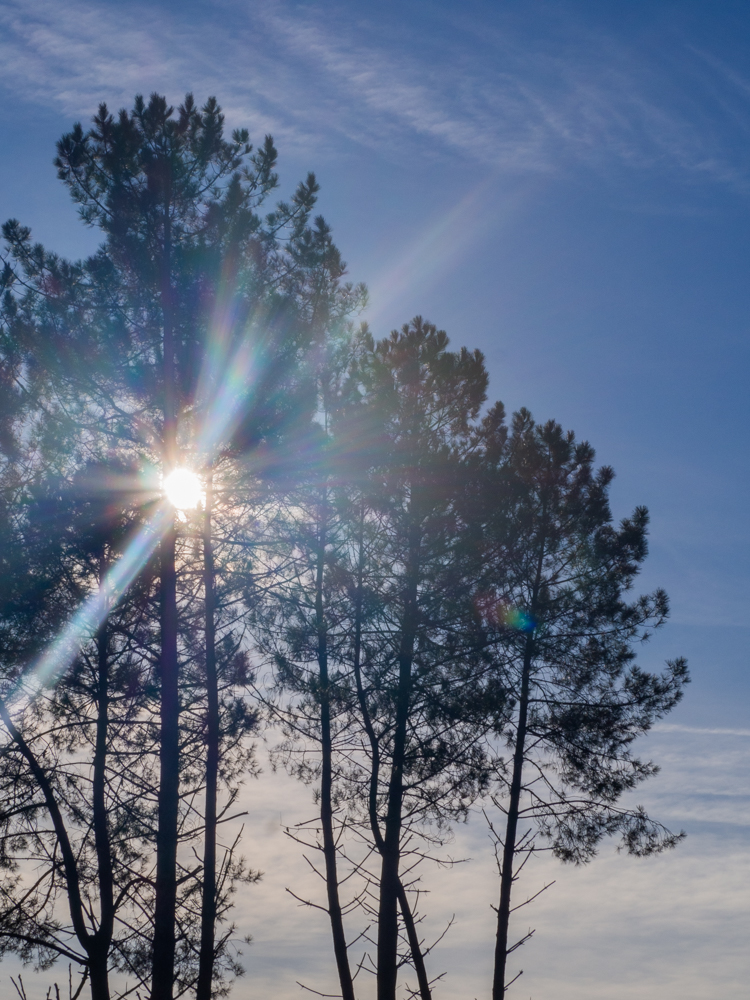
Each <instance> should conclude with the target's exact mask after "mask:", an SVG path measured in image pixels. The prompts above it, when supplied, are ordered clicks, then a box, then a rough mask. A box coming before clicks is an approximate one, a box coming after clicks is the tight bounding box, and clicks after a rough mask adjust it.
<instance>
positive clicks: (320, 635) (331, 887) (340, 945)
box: [315, 488, 354, 1000]
mask: <svg viewBox="0 0 750 1000" xmlns="http://www.w3.org/2000/svg"><path fill="white" fill-rule="evenodd" d="M327 531H328V497H327V490H326V489H325V488H324V489H323V491H322V497H321V506H320V528H319V532H318V553H317V566H316V579H315V627H316V631H317V645H318V671H319V675H320V740H321V775H320V823H321V827H322V831H323V858H324V861H325V869H326V892H327V896H328V915H329V918H330V921H331V933H332V935H333V951H334V955H335V957H336V968H337V970H338V975H339V984H340V986H341V995H342V997H343V1000H354V985H353V983H352V974H351V969H350V967H349V953H348V950H347V944H346V934H345V933H344V919H343V915H342V913H341V901H340V899H339V882H338V870H337V858H336V841H335V837H334V832H333V738H332V733H331V693H330V686H329V678H328V635H327V631H326V620H325V608H324V604H323V581H324V575H325V552H326V540H327Z"/></svg>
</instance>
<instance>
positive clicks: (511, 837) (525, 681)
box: [492, 635, 533, 1000]
mask: <svg viewBox="0 0 750 1000" xmlns="http://www.w3.org/2000/svg"><path fill="white" fill-rule="evenodd" d="M532 653H533V640H532V638H531V635H529V636H527V638H526V645H525V649H524V657H523V674H522V677H521V697H520V700H519V705H518V728H517V729H516V742H515V747H514V751H513V775H512V777H511V783H510V802H509V803H508V815H507V819H506V823H505V844H504V846H503V861H502V867H501V870H500V905H499V906H498V909H497V936H496V939H495V973H494V978H493V982H492V1000H503V997H504V996H505V964H506V961H507V958H508V924H509V922H510V895H511V890H512V888H513V861H514V859H515V854H516V833H517V829H518V810H519V808H520V802H521V788H522V779H523V764H524V753H525V748H526V724H527V719H528V710H529V686H530V679H531V660H532Z"/></svg>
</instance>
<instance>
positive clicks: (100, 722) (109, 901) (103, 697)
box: [89, 557, 115, 1000]
mask: <svg viewBox="0 0 750 1000" xmlns="http://www.w3.org/2000/svg"><path fill="white" fill-rule="evenodd" d="M105 575H106V565H105V562H104V558H103V557H102V559H101V561H100V566H99V587H100V588H102V587H103V586H104V579H105ZM104 598H105V599H106V595H104ZM96 647H97V671H98V677H97V688H98V690H97V717H96V746H95V749H94V774H93V781H92V799H93V803H92V805H93V820H94V846H95V849H96V863H97V874H98V881H99V908H100V919H99V927H98V929H97V931H96V933H95V934H93V935H92V937H91V946H90V949H89V975H90V979H91V997H92V1000H109V977H108V971H107V965H108V959H109V949H110V946H111V944H112V934H113V931H114V921H115V903H114V877H113V873H112V849H111V844H110V837H109V821H108V817H107V801H106V765H107V737H108V727H109V630H108V623H107V618H106V617H105V618H104V621H103V622H102V624H101V626H100V627H99V631H98V632H97V636H96Z"/></svg>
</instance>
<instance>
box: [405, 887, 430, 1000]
mask: <svg viewBox="0 0 750 1000" xmlns="http://www.w3.org/2000/svg"><path fill="white" fill-rule="evenodd" d="M398 904H399V907H400V909H401V919H402V920H403V921H404V927H405V928H406V936H407V938H408V939H409V951H410V952H411V957H412V961H413V962H414V971H415V972H416V974H417V985H418V986H419V996H420V998H421V1000H432V992H431V991H430V981H429V979H428V978H427V968H426V966H425V964H424V955H423V954H422V947H421V945H420V943H419V935H418V934H417V925H416V923H415V921H414V914H413V913H412V912H411V907H410V906H409V900H408V898H407V895H406V890H405V889H404V884H403V882H402V881H401V879H400V878H399V881H398Z"/></svg>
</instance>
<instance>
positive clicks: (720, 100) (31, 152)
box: [0, 0, 750, 1000]
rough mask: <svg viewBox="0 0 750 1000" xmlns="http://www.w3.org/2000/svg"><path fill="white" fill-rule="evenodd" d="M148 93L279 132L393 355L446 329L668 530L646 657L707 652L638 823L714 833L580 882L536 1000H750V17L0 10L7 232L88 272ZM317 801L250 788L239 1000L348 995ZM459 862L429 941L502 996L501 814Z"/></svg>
mask: <svg viewBox="0 0 750 1000" xmlns="http://www.w3.org/2000/svg"><path fill="white" fill-rule="evenodd" d="M153 90H158V91H159V92H162V93H164V94H166V95H167V97H168V99H169V100H170V101H172V102H174V103H179V101H180V100H181V99H182V97H183V96H184V94H185V92H186V91H193V92H194V94H195V96H196V98H197V99H198V101H203V100H204V99H205V98H206V97H207V96H209V95H210V94H214V95H216V97H217V98H218V99H219V101H220V103H221V104H222V106H223V108H224V110H225V112H226V115H227V119H228V123H229V124H230V125H231V126H247V127H248V128H249V129H250V133H251V137H252V138H253V139H254V140H256V141H258V140H261V139H262V137H263V135H264V134H265V133H266V132H270V133H271V134H272V135H273V136H274V139H275V141H276V144H277V147H278V149H279V154H280V155H279V168H280V175H281V182H282V193H283V194H288V193H289V192H290V191H291V189H292V188H293V186H294V184H295V183H296V182H297V180H299V179H300V178H302V177H304V175H305V174H306V172H307V171H308V170H314V171H315V172H316V174H317V176H318V179H319V181H320V183H321V188H322V190H321V195H320V201H319V208H320V210H321V212H322V213H323V214H324V215H325V217H326V218H327V220H328V221H329V222H330V223H331V224H332V225H333V228H334V235H335V237H336V240H337V243H338V245H339V246H340V248H341V250H342V252H343V255H344V258H345V259H346V260H347V261H348V263H349V272H350V276H351V278H352V279H353V280H355V281H365V282H366V283H367V284H368V286H369V288H370V292H371V300H370V306H369V308H368V310H367V312H366V313H365V315H364V318H365V319H367V320H368V321H369V322H370V324H371V326H372V329H373V332H374V334H375V335H376V336H384V335H386V334H387V333H388V331H389V330H390V329H391V328H392V327H393V326H397V325H401V323H403V322H406V321H407V320H409V319H410V318H411V317H412V316H414V315H416V314H421V315H423V316H425V317H426V318H428V319H430V320H431V321H432V322H435V323H436V324H438V326H440V327H442V328H444V329H445V330H447V332H448V334H449V336H450V338H451V341H452V344H453V346H454V347H459V346H461V345H464V344H465V345H466V346H468V347H470V348H474V347H479V348H481V350H482V351H484V353H485V355H486V358H487V363H488V367H489V370H490V374H491V384H490V395H491V397H492V398H501V399H502V400H503V401H504V402H505V403H506V406H507V407H508V409H509V410H513V409H515V408H517V407H519V406H522V405H523V406H527V407H528V408H530V409H531V410H532V412H533V413H534V415H535V416H536V417H537V418H538V419H540V420H544V419H547V418H549V417H554V418H555V419H557V420H559V421H560V422H561V423H562V424H563V425H564V426H565V427H566V428H571V429H573V430H575V432H576V434H577V435H578V436H579V437H581V438H585V439H588V440H589V441H590V442H591V443H592V444H593V446H594V447H595V448H596V450H597V456H598V458H599V460H600V461H601V462H602V463H606V464H611V465H612V466H613V467H614V468H615V471H616V472H617V479H616V480H615V483H614V487H613V491H612V497H613V505H614V510H615V514H616V516H617V517H620V516H623V515H625V514H627V513H628V512H629V511H630V510H631V509H632V508H633V506H635V505H636V504H646V505H647V506H648V507H649V509H650V511H651V515H652V531H651V554H650V556H649V559H648V560H647V564H646V569H645V571H644V573H643V576H642V578H641V588H642V589H644V590H646V589H649V588H653V587H654V586H657V585H659V586H663V587H665V589H666V590H667V592H668V593H669V595H670V598H671V602H672V617H671V621H670V623H669V624H668V625H667V626H666V627H665V628H664V629H663V631H662V633H661V634H660V635H659V636H658V637H657V638H655V639H654V640H653V641H652V642H651V643H650V644H649V645H648V646H647V647H646V648H644V650H643V651H642V655H640V660H641V662H642V663H643V664H644V665H645V666H650V667H653V668H658V666H659V664H660V663H661V662H662V661H663V660H664V658H666V657H671V656H675V655H685V656H687V657H688V659H689V661H690V665H691V672H692V676H693V683H692V684H691V685H690V687H689V688H688V691H687V694H686V697H685V701H684V703H683V704H682V705H681V706H679V707H678V709H677V710H676V711H675V712H674V713H673V714H672V715H671V716H670V718H669V719H668V720H667V723H666V724H665V725H664V726H662V727H660V728H659V730H658V732H656V733H654V735H653V736H652V737H651V738H650V742H649V747H650V748H653V754H654V756H655V758H656V759H657V760H658V761H659V762H660V763H662V764H663V771H662V773H661V774H660V775H659V777H658V778H657V779H656V780H655V781H653V782H652V783H651V786H650V787H648V786H647V787H645V788H644V790H643V793H642V794H641V795H639V796H638V799H639V801H643V802H644V804H646V805H647V806H648V807H649V808H653V810H654V813H655V814H656V815H657V816H658V817H659V818H661V819H663V820H664V821H665V822H667V823H668V824H670V825H672V826H674V827H676V828H681V827H683V828H685V829H686V830H687V832H688V834H689V836H688V839H687V841H686V842H685V844H683V845H681V846H680V847H679V848H678V849H677V851H676V852H674V853H672V854H669V855H667V856H665V857H663V858H659V859H653V860H650V861H647V862H634V861H631V860H630V859H626V858H623V857H621V856H619V857H618V856H615V855H614V853H613V849H612V847H611V846H610V845H605V846H604V848H603V850H602V856H601V858H600V859H597V861H595V862H594V863H593V864H592V865H591V866H589V868H588V869H586V870H569V869H562V868H560V867H559V866H557V868H556V869H555V870H554V872H552V874H551V876H550V877H552V878H557V879H558V881H557V884H556V885H555V886H554V887H552V888H551V889H550V890H549V891H548V892H547V893H546V894H545V895H544V897H542V899H541V900H540V901H539V902H538V903H536V904H534V907H533V908H530V909H529V911H528V917H524V919H525V920H528V922H529V923H530V925H531V926H536V927H537V934H536V936H535V937H534V939H533V940H532V941H531V942H530V943H529V944H527V945H526V946H525V948H524V950H523V953H522V956H521V960H520V966H521V967H523V968H525V970H526V971H525V974H524V976H523V979H522V980H521V981H520V982H519V983H518V984H517V985H516V986H515V987H513V990H512V992H511V993H510V994H509V996H512V997H517V998H518V1000H525V998H526V997H533V1000H545V998H547V997H549V998H552V997H553V996H554V997H555V998H556V1000H569V998H570V1000H572V998H573V997H576V998H578V1000H581V998H583V1000H600V998H610V997H611V998H612V1000H615V998H617V1000H620V998H622V1000H626V998H628V1000H629V998H639V1000H657V998H658V1000H693V998H695V1000H698V998H701V1000H705V998H706V997H713V996H721V997H722V1000H740V997H743V998H744V997H746V996H747V981H748V977H749V975H750V959H749V958H748V949H747V929H748V926H749V925H750V921H749V919H748V918H749V917H750V905H749V904H748V900H749V899H750V892H749V891H748V888H749V887H750V877H749V876H750V852H749V850H748V848H749V846H750V844H749V841H750V837H749V834H750V789H749V787H748V773H749V771H750V768H749V767H748V764H750V708H749V705H750V670H748V646H749V642H750V619H749V618H748V605H749V599H750V525H749V524H748V486H749V485H750V448H749V447H748V446H749V444H750V441H749V440H748V439H749V437H750V430H749V428H750V405H749V400H748V390H747V381H748V372H749V371H750V365H749V362H750V338H748V326H749V325H750V319H749V317H750V309H749V307H750V280H748V262H749V261H750V254H749V252H748V251H749V250H750V8H749V7H748V5H747V4H746V3H735V2H733V0H723V2H722V3H721V4H715V3H709V2H708V0H702V2H692V0H679V2H675V3H670V2H667V0H661V2H659V3H653V2H651V3H640V2H637V0H629V2H628V3H626V4H623V3H621V2H612V0H597V2H575V0H570V2H565V3H552V2H549V3H543V2H536V0H531V2H528V0H525V2H519V0H514V2H498V0H494V2H476V0H463V2H461V3H457V2H452V3H449V2H442V3H440V2H428V0H402V2H399V3H396V2H390V0H385V2H381V3H379V4H377V5H373V4H366V3H362V2H348V3H336V2H325V3H323V2H302V3H296V4H295V3H290V2H283V0H280V2H265V0H259V2H252V3H250V2H244V3H240V2H236V0H231V2H230V0H203V2H201V3H198V2H195V0H186V2H183V3H179V4H177V3H168V2H154V3H151V4H149V5H148V6H147V5H142V4H139V3H134V2H131V0H120V2H117V3H115V2H110V0H99V2H91V0H64V2H60V0H1V2H0V135H1V136H2V142H0V217H1V218H2V220H5V219H6V218H8V217H16V218H18V219H20V220H21V222H23V223H24V224H27V225H31V226H32V229H33V233H34V236H35V237H36V238H38V239H39V240H41V241H42V242H43V243H45V244H46V245H47V246H49V247H51V248H53V249H55V250H57V251H59V252H60V253H62V254H65V255H66V256H77V255H80V254H82V253H86V252H88V251H90V250H91V249H92V248H93V247H94V245H95V241H96V237H95V234H94V233H92V232H90V231H87V230H86V229H85V228H84V227H83V226H82V225H81V224H80V223H79V222H78V221H77V219H76V212H75V208H74V207H73V206H72V204H71V203H70V202H69V199H68V195H67V192H66V191H65V189H64V188H63V186H62V184H60V183H59V182H58V181H57V180H56V178H55V171H54V168H53V167H52V163H51V161H52V158H53V156H54V144H55V141H56V140H57V139H58V138H59V136H60V135H61V134H62V133H63V131H67V130H69V129H70V127H71V125H72V124H73V122H74V121H76V120H82V121H83V122H84V123H86V122H87V121H88V119H89V118H90V117H91V114H92V113H93V112H94V110H95V109H96V106H97V104H98V103H99V102H100V101H102V100H106V101H107V102H108V103H109V104H110V106H111V108H112V109H113V110H116V109H117V108H119V107H120V106H121V105H123V104H125V105H128V106H130V105H131V104H132V99H133V96H134V95H135V93H137V92H143V93H145V94H148V93H150V92H151V91H153ZM292 788H293V786H291V785H290V786H289V787H287V786H286V785H284V790H283V791H280V790H278V789H277V786H276V785H274V784H273V783H272V782H271V781H270V780H269V779H268V778H267V777H266V778H263V779H262V780H261V782H260V783H259V784H258V785H257V786H249V787H248V789H247V792H246V795H247V798H248V808H249V809H251V811H252V814H253V818H252V819H251V820H249V821H248V824H249V825H248V830H247V832H248V841H247V853H248V857H249V858H250V860H251V863H252V864H253V866H254V867H261V868H265V870H266V871H267V872H268V875H267V877H266V879H265V881H264V882H263V883H261V885H259V886H258V887H257V888H254V889H252V890H248V893H247V894H246V898H243V900H242V906H241V907H240V912H239V923H240V925H241V929H242V931H243V933H252V934H253V935H254V937H255V943H254V944H253V945H252V946H251V947H250V948H249V949H248V950H247V953H246V965H247V968H248V976H247V977H246V978H245V979H244V980H243V981H240V982H239V983H238V984H237V986H236V987H235V989H234V992H233V996H235V997H238V998H240V1000H251V998H253V1000H254V998H256V997H257V998H258V1000H260V998H262V997H266V996H269V995H271V992H270V991H271V986H272V984H273V994H274V996H275V997H278V998H281V1000H285V998H286V997H295V996H298V995H303V994H301V991H300V989H299V987H298V986H296V985H295V981H296V979H299V978H300V977H301V976H302V975H303V974H304V975H305V977H306V978H305V981H306V982H308V983H309V985H312V986H315V988H316V989H324V987H325V986H326V984H328V985H331V983H330V974H331V972H332V963H331V957H330V949H329V948H328V942H327V938H326V934H327V932H326V928H325V926H324V925H323V924H322V922H321V921H318V920H317V918H316V917H315V916H314V915H313V914H311V913H309V912H306V911H305V912H302V913H300V912H299V911H298V910H297V909H295V906H294V904H293V901H290V900H289V898H288V897H284V894H283V888H284V884H283V879H284V877H289V876H288V875H287V873H288V872H290V871H295V865H297V866H299V865H300V864H303V863H302V862H301V860H300V859H299V858H298V856H297V854H295V852H294V851H292V850H291V848H290V846H289V845H288V844H287V843H286V842H285V841H284V839H283V837H282V835H281V833H280V830H279V818H278V817H279V812H282V813H283V812H284V810H286V812H287V813H288V815H285V816H284V817H283V821H284V822H289V821H291V818H293V817H302V816H304V815H306V810H308V811H309V808H310V798H309V793H308V792H307V791H305V790H304V789H302V790H300V789H295V790H294V791H292ZM295 796H296V798H295ZM292 802H293V804H290V803H292ZM254 832H255V833H257V837H251V836H250V834H253V833H254ZM253 840H255V842H256V843H258V844H259V845H260V843H261V842H262V845H263V846H259V847H258V859H256V857H255V847H254V846H253ZM455 853H456V856H467V855H471V856H472V857H474V858H475V861H473V862H472V863H471V864H470V865H466V866H463V867H462V868H460V869H458V868H457V869H454V870H453V871H452V872H450V874H449V876H448V879H449V883H442V882H441V880H442V878H443V875H442V874H441V875H440V879H438V878H437V876H435V877H434V885H435V896H434V916H433V917H431V920H432V921H433V922H434V926H435V927H436V928H437V927H438V926H439V924H440V919H441V918H442V917H444V916H446V915H447V916H448V917H450V912H448V911H449V909H450V907H451V906H453V908H454V909H456V913H457V919H456V923H455V925H454V927H453V928H452V930H451V931H450V933H449V935H448V936H447V937H446V939H445V942H444V943H443V944H442V945H441V946H440V948H441V949H442V950H438V951H436V953H435V965H436V967H437V968H439V969H443V968H444V969H446V970H447V976H446V978H445V980H444V982H443V984H442V985H440V986H439V987H438V988H437V991H436V1000H453V998H456V1000H458V998H463V997H466V998H470V997H474V996H481V995H486V993H487V981H488V977H489V968H490V954H489V949H490V946H491V916H492V914H491V911H490V910H489V904H490V902H492V897H491V895H487V894H488V893H490V892H494V888H493V881H492V878H491V858H490V857H488V856H487V842H486V834H485V831H484V829H483V827H482V824H481V821H480V820H479V819H477V820H475V821H473V822H472V823H470V824H469V825H468V827H466V828H462V829H461V830H459V831H458V832H457V844H456V847H455ZM282 858H283V859H284V860H283V863H282V862H281V859H282ZM280 867H281V868H282V869H283V874H282V873H280V872H279V868H280ZM552 868H553V866H552V865H551V864H549V865H547V863H546V862H545V863H543V864H541V865H540V867H539V871H538V872H535V873H533V875H531V876H530V883H529V885H530V887H531V886H532V885H534V886H536V885H537V884H540V885H541V884H544V879H545V875H546V874H547V872H548V869H549V870H550V872H551V871H552ZM297 870H298V871H299V872H301V870H302V869H301V868H298V869H297ZM298 877H300V878H302V877H303V876H302V875H301V874H300V875H299V876H298ZM431 877H432V876H429V877H428V878H431ZM547 880H549V879H547ZM440 885H442V888H440V887H439V886H440ZM447 885H448V886H449V887H446V886H447ZM485 897H486V898H485ZM432 906H433V904H431V907H432ZM271 911H272V912H273V913H274V914H276V915H277V916H274V918H273V919H267V918H266V914H268V913H269V912H271ZM451 912H452V910H451ZM259 914H263V915H264V917H263V920H262V921H260V920H259ZM274 921H275V922H274ZM743 928H744V930H743ZM282 929H283V931H284V933H283V934H282V933H281V930H282ZM285 937H286V940H284V938H285ZM312 968H314V975H311V974H310V970H311V969H312ZM10 969H11V965H10V963H5V964H4V965H2V966H0V982H3V980H5V979H6V978H7V972H8V971H10ZM305 969H307V972H305V971H304V970H305ZM25 978H27V980H28V981H31V978H32V977H31V974H29V975H28V977H25ZM29 995H30V997H31V995H32V994H31V992H30V993H29ZM42 995H43V994H42Z"/></svg>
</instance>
